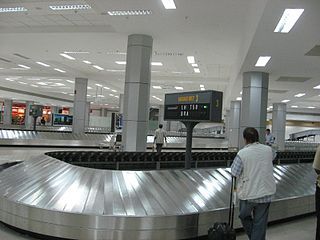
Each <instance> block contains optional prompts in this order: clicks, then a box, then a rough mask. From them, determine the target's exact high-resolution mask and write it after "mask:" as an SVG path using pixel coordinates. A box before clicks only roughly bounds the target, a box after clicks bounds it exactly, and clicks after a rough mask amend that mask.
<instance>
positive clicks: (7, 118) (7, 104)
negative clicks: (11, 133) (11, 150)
mask: <svg viewBox="0 0 320 240" xmlns="http://www.w3.org/2000/svg"><path fill="white" fill-rule="evenodd" d="M11 124H12V100H11V99H5V100H4V112H3V125H5V126H10V125H11Z"/></svg>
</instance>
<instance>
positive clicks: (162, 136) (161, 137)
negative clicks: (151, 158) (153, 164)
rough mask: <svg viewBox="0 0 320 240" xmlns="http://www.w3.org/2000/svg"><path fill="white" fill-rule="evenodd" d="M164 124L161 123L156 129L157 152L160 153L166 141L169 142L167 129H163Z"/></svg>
mask: <svg viewBox="0 0 320 240" xmlns="http://www.w3.org/2000/svg"><path fill="white" fill-rule="evenodd" d="M162 128H163V125H162V124H159V128H158V129H157V130H156V131H155V134H154V143H155V144H156V147H157V153H160V152H161V150H162V146H163V144H164V142H165V141H166V142H167V136H166V135H167V134H166V131H165V130H163V129H162Z"/></svg>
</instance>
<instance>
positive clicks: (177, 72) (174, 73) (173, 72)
mask: <svg viewBox="0 0 320 240" xmlns="http://www.w3.org/2000/svg"><path fill="white" fill-rule="evenodd" d="M172 73H174V74H182V72H172Z"/></svg>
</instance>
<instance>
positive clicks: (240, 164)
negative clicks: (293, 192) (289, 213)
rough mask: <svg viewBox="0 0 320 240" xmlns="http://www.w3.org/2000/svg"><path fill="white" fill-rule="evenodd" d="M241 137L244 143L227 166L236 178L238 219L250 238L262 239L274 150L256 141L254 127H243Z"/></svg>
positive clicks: (272, 182)
mask: <svg viewBox="0 0 320 240" xmlns="http://www.w3.org/2000/svg"><path fill="white" fill-rule="evenodd" d="M243 138H244V141H245V144H246V146H245V147H244V148H243V149H241V150H240V151H239V152H238V154H237V156H236V157H235V159H234V161H233V164H232V166H231V174H232V175H233V176H234V177H236V178H237V196H238V198H239V200H240V208H239V218H240V220H241V223H242V226H243V228H244V230H245V232H246V234H247V235H248V237H249V239H250V240H265V238H266V230H267V224H268V213H269V207H270V203H271V201H272V197H273V195H274V194H275V192H276V181H275V178H274V176H273V164H272V161H273V159H274V158H275V153H274V152H273V151H272V149H271V147H269V146H267V145H264V144H260V143H259V133H258V131H257V130H256V129H255V128H251V127H249V128H246V129H245V130H244V131H243Z"/></svg>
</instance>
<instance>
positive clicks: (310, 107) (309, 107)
mask: <svg viewBox="0 0 320 240" xmlns="http://www.w3.org/2000/svg"><path fill="white" fill-rule="evenodd" d="M308 108H310V109H315V108H316V107H308Z"/></svg>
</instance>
